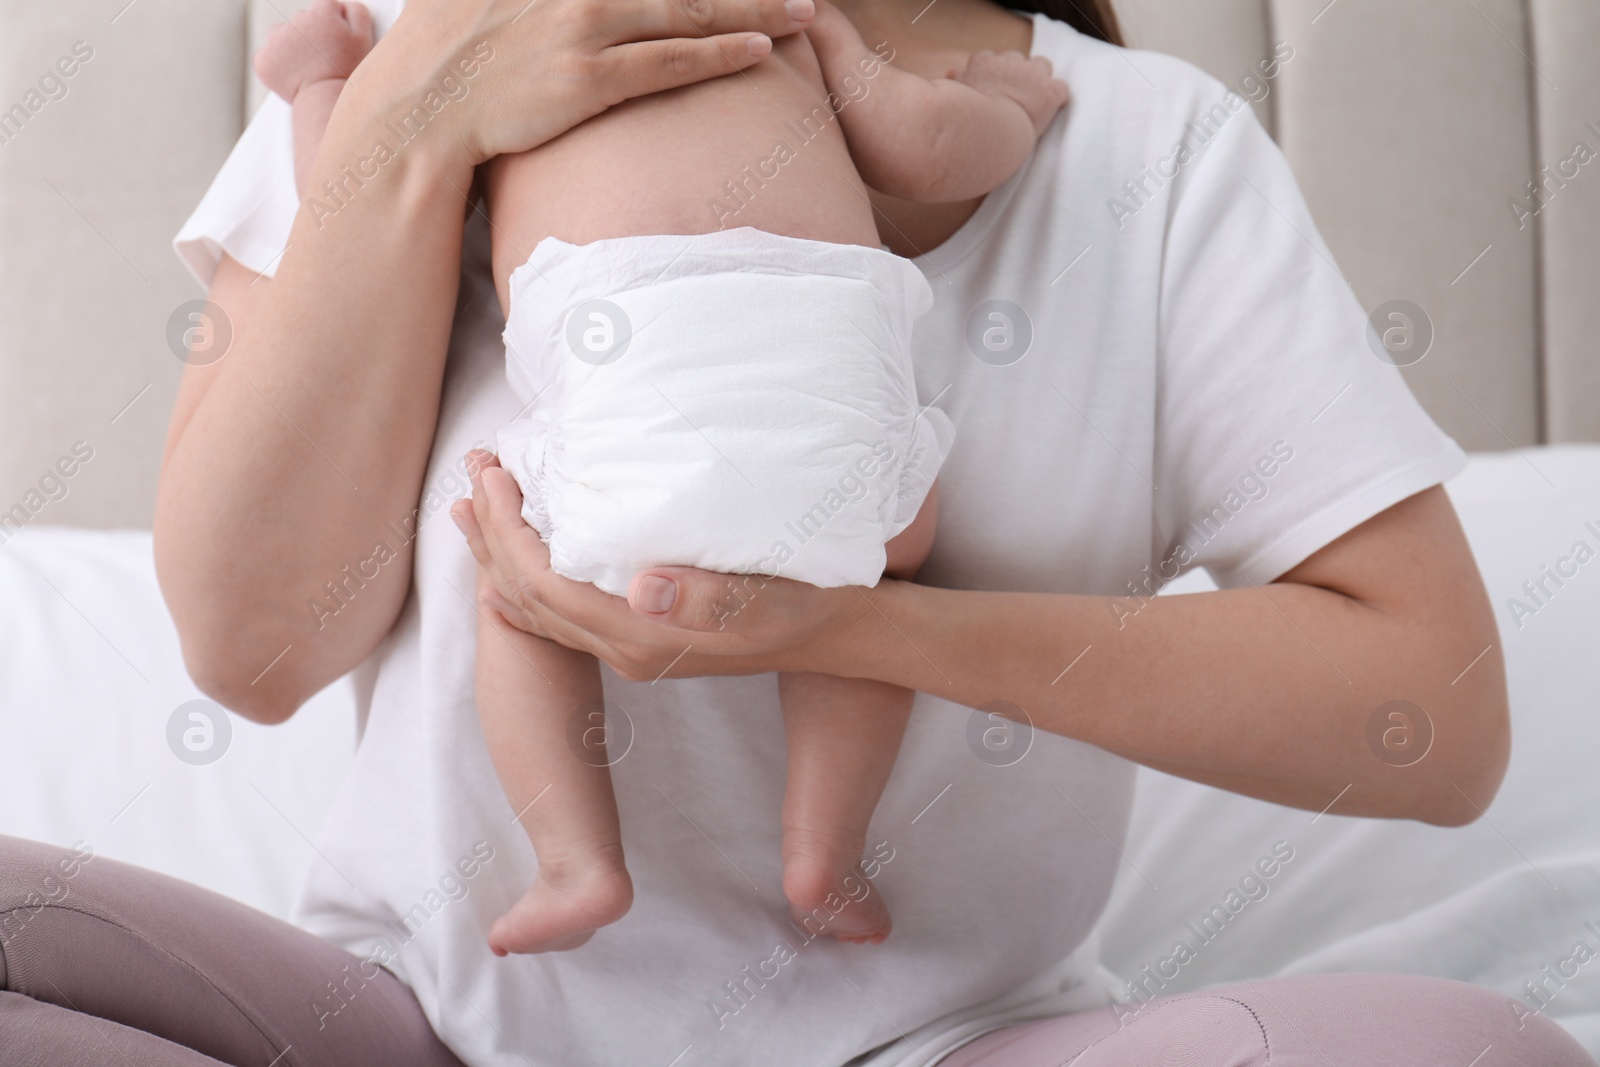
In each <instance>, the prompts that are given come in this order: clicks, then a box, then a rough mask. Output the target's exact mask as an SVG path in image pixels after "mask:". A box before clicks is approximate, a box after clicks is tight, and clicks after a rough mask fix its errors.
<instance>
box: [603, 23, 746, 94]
mask: <svg viewBox="0 0 1600 1067" xmlns="http://www.w3.org/2000/svg"><path fill="white" fill-rule="evenodd" d="M771 51H772V38H770V37H768V36H767V35H766V34H764V33H724V34H718V35H717V36H715V37H698V38H687V37H678V38H674V39H672V40H666V41H643V42H640V43H637V44H623V45H616V46H614V47H612V48H608V49H606V51H605V52H604V53H603V55H602V57H601V58H602V67H603V76H604V78H605V82H606V85H607V86H608V87H609V88H610V89H611V92H612V94H614V95H616V96H618V97H619V98H622V99H632V98H633V97H636V96H647V95H649V94H650V93H659V92H662V91H664V90H666V89H677V88H679V87H681V86H685V85H693V84H694V83H695V82H702V81H705V80H706V79H707V78H716V77H720V76H722V75H724V74H732V73H734V72H735V71H740V70H743V69H744V68H746V67H749V66H753V65H754V64H756V63H759V62H760V61H761V59H762V57H763V56H765V55H767V54H768V53H769V52H771Z"/></svg>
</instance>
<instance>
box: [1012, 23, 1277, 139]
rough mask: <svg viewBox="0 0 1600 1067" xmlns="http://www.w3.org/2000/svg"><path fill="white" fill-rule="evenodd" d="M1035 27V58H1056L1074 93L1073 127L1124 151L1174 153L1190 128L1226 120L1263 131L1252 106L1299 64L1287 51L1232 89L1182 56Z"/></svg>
mask: <svg viewBox="0 0 1600 1067" xmlns="http://www.w3.org/2000/svg"><path fill="white" fill-rule="evenodd" d="M1033 21H1034V48H1033V51H1034V54H1035V55H1042V56H1045V57H1046V58H1048V59H1049V60H1050V62H1051V64H1052V66H1054V67H1055V71H1056V74H1057V76H1058V77H1060V78H1062V79H1064V80H1065V81H1066V82H1067V84H1068V85H1069V86H1071V88H1072V104H1071V120H1072V121H1074V122H1078V123H1080V124H1081V125H1085V126H1090V127H1093V128H1098V129H1100V130H1102V131H1103V133H1104V134H1105V135H1106V136H1107V138H1109V139H1110V140H1111V141H1112V142H1113V143H1115V144H1120V145H1129V144H1139V143H1140V142H1142V141H1144V140H1145V139H1146V138H1152V139H1154V140H1155V141H1156V142H1157V143H1159V144H1161V145H1162V146H1163V147H1169V146H1170V143H1171V141H1172V140H1173V139H1174V138H1175V137H1180V136H1182V135H1183V134H1184V133H1185V131H1186V129H1187V128H1188V126H1189V124H1190V123H1193V122H1197V121H1199V122H1202V123H1205V122H1209V123H1210V124H1212V125H1217V124H1219V122H1220V120H1221V117H1222V115H1223V114H1226V115H1227V116H1228V117H1229V118H1230V119H1231V118H1232V117H1234V116H1243V117H1244V118H1245V119H1246V120H1247V122H1248V123H1251V124H1256V125H1259V124H1258V123H1256V122H1255V117H1254V115H1253V113H1252V108H1251V105H1252V104H1258V103H1260V102H1261V101H1263V100H1265V99H1266V98H1267V97H1268V96H1270V95H1271V94H1272V93H1273V92H1274V91H1275V88H1276V86H1275V81H1276V79H1277V77H1278V75H1279V74H1280V73H1281V71H1282V69H1283V66H1284V64H1285V63H1287V62H1289V61H1290V60H1291V59H1292V58H1293V56H1294V49H1293V48H1292V47H1291V46H1289V45H1288V44H1286V43H1279V44H1277V45H1276V46H1274V47H1273V48H1272V49H1271V50H1270V51H1268V53H1267V54H1265V55H1263V56H1262V57H1260V59H1259V61H1258V62H1256V63H1255V64H1253V65H1251V66H1250V67H1249V68H1248V69H1244V70H1241V71H1239V74H1238V76H1237V77H1236V78H1234V79H1233V81H1232V83H1226V82H1223V81H1222V80H1221V79H1219V78H1216V77H1213V76H1212V75H1211V74H1208V73H1206V72H1205V71H1203V70H1201V69H1200V68H1199V67H1197V66H1195V65H1194V64H1193V63H1190V62H1188V61H1187V60H1184V59H1180V58H1178V57H1177V56H1173V55H1168V54H1166V53H1164V52H1152V51H1147V50H1145V49H1140V48H1125V47H1120V46H1118V45H1113V44H1109V43H1107V42H1105V41H1101V40H1097V39H1095V38H1092V37H1089V36H1086V35H1085V34H1081V33H1079V32H1078V31H1076V30H1074V29H1073V28H1072V27H1071V26H1068V25H1067V24H1065V23H1063V22H1057V21H1056V20H1054V19H1051V18H1048V17H1046V16H1044V15H1035V16H1033Z"/></svg>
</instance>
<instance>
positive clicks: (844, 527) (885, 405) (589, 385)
mask: <svg viewBox="0 0 1600 1067" xmlns="http://www.w3.org/2000/svg"><path fill="white" fill-rule="evenodd" d="M510 288H511V314H510V316H509V321H508V323H507V325H506V331H505V341H506V358H507V367H506V374H507V377H508V378H509V379H510V381H511V386H512V388H513V389H515V390H516V392H517V393H518V395H519V396H521V397H522V399H524V400H526V401H528V402H529V406H528V407H527V408H526V409H525V410H524V411H523V413H522V416H524V417H519V418H518V419H517V420H516V421H514V422H512V423H510V424H509V425H507V426H505V427H503V428H502V429H501V430H500V431H499V440H498V449H499V453H500V461H501V463H502V464H503V465H504V466H505V468H506V469H507V470H508V471H510V472H511V474H512V475H513V476H514V477H515V478H516V480H517V483H518V484H519V485H520V486H521V488H522V493H523V500H524V503H523V516H524V518H526V519H527V521H528V522H529V524H531V525H532V526H533V527H534V528H535V529H537V530H538V531H539V532H540V534H541V536H542V537H543V538H544V540H545V541H546V543H548V545H549V546H550V558H551V563H552V565H553V566H554V568H555V570H556V572H557V573H559V574H562V575H565V576H566V577H568V578H573V579H577V580H579V581H585V582H593V583H594V584H595V585H597V586H599V587H600V588H601V589H604V590H605V591H606V592H608V593H614V594H617V595H626V593H627V590H628V583H629V581H630V580H631V579H632V578H633V576H634V575H635V574H637V573H638V572H639V571H641V570H644V569H646V568H648V567H653V566H669V565H682V566H690V567H704V568H706V569H708V570H714V571H723V572H727V573H734V574H765V575H768V576H773V575H781V576H783V577H787V578H797V579H800V580H801V581H805V582H810V583H811V584H813V585H820V586H834V585H875V584H876V583H877V581H878V579H879V578H880V577H881V576H882V574H883V568H884V542H886V541H888V540H889V539H890V538H891V537H893V536H894V535H895V534H897V533H899V532H900V531H901V530H903V529H905V528H906V526H908V525H909V524H910V523H911V520H912V519H914V518H915V517H916V514H917V511H918V509H919V508H920V507H921V506H922V502H923V499H924V498H925V497H926V496H927V493H928V489H929V487H930V486H932V485H933V481H934V478H935V476H936V475H937V473H938V470H939V467H940V465H941V464H942V463H943V462H944V458H945V455H946V454H947V453H948V451H949V449H950V443H951V441H952V439H953V437H954V434H955V431H954V427H953V425H952V424H951V422H950V420H949V418H948V417H946V416H945V414H944V413H943V412H942V411H939V410H938V409H937V408H928V409H927V410H923V409H922V407H921V406H920V405H919V404H918V402H917V390H916V383H915V381H914V380H913V378H912V371H911V351H910V341H911V326H912V323H913V322H914V321H915V319H916V318H917V317H918V316H919V315H922V314H923V313H924V312H926V311H927V310H928V309H929V308H930V307H931V306H932V303H933V294H932V291H931V290H930V289H929V287H928V283H927V281H926V280H925V279H924V278H923V277H922V274H921V272H920V271H918V270H917V268H916V267H914V266H912V265H911V263H910V262H909V261H907V260H905V259H902V258H900V257H898V256H895V255H891V254H890V253H888V252H884V251H881V250H879V249H876V248H864V247H860V246H855V245H835V244H825V243H822V242H817V241H803V240H798V239H796V238H790V237H779V236H775V235H773V234H769V233H764V232H762V231H759V230H754V229H749V228H740V229H735V230H725V231H721V232H718V233H710V234H705V235H703V236H692V237H685V236H656V237H622V238H616V239H613V240H606V241H597V242H595V243H593V244H588V245H581V246H580V245H571V244H568V243H566V242H565V241H559V240H555V239H553V238H552V239H549V240H545V241H542V242H540V244H539V246H538V247H537V248H536V249H534V252H533V255H532V257H531V258H530V259H529V261H528V262H527V263H526V264H524V265H523V266H522V267H520V268H518V269H517V271H516V272H515V273H514V274H512V276H511V283H510ZM597 301H598V302H599V303H596V302H597Z"/></svg>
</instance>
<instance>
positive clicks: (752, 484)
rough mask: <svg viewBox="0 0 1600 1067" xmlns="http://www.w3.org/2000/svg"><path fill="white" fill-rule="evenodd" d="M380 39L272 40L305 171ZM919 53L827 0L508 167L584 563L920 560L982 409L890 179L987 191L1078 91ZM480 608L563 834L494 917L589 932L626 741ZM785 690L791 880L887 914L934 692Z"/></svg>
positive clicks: (499, 931)
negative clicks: (886, 816) (901, 799)
mask: <svg viewBox="0 0 1600 1067" xmlns="http://www.w3.org/2000/svg"><path fill="white" fill-rule="evenodd" d="M685 29H686V31H687V26H686V27H685ZM490 45H491V48H492V42H490ZM371 46H372V30H371V23H370V19H369V18H368V16H367V13H366V11H365V10H364V9H363V8H362V7H361V6H360V5H359V4H353V3H344V4H340V3H336V2H334V0H315V2H314V3H313V4H312V6H311V7H310V8H309V9H308V10H307V11H305V12H302V13H301V14H299V15H297V16H295V18H294V24H293V27H292V28H290V27H283V28H280V29H279V30H278V31H276V32H275V33H274V34H273V36H272V37H271V38H270V39H269V41H268V43H267V45H266V47H265V48H263V50H262V52H261V54H260V55H258V56H257V57H256V69H257V71H258V73H259V74H260V75H261V78H262V80H263V81H264V82H265V83H266V85H267V86H268V87H269V88H271V89H272V90H273V91H274V92H276V93H277V94H278V95H280V96H281V97H283V98H284V99H285V100H287V101H289V102H290V104H291V105H293V108H294V116H295V118H294V121H295V145H296V174H297V178H298V179H299V180H300V181H301V182H302V183H303V181H304V178H305V175H306V174H307V172H308V171H309V168H310V164H311V162H312V160H313V159H314V158H315V152H316V150H317V147H318V145H319V143H320V139H321V136H322V132H323V130H324V128H325V126H326V124H327V120H328V116H329V114H330V113H331V111H332V108H333V105H334V103H335V101H336V100H337V97H338V94H339V90H340V89H341V88H342V86H343V77H344V75H345V74H347V73H348V72H349V71H350V70H352V69H353V68H354V66H355V64H356V63H358V62H359V61H360V60H361V59H362V58H363V57H364V56H365V55H366V53H367V51H368V50H369V49H370V48H371ZM484 54H487V55H490V56H492V51H489V52H485V50H483V49H480V58H482V55H484ZM892 58H893V55H892V50H891V49H889V48H888V46H887V45H880V46H878V47H877V48H876V49H874V48H869V47H868V46H867V45H866V43H865V42H864V41H863V40H862V38H861V37H860V36H859V34H858V33H857V32H856V30H855V28H854V27H853V25H852V24H851V23H850V21H849V20H848V19H847V18H846V17H845V16H844V15H843V14H842V13H841V12H840V11H839V10H838V9H836V8H834V7H833V6H832V5H830V4H829V3H827V0H816V11H815V16H814V18H813V20H812V21H811V22H810V24H809V26H808V27H807V29H806V30H805V32H803V33H798V34H795V35H793V36H790V37H786V38H782V39H779V40H777V41H775V42H774V43H773V46H772V54H771V55H770V56H768V57H767V58H765V59H764V60H763V61H762V62H761V63H759V64H757V65H756V66H754V67H752V68H750V69H749V70H747V71H744V72H742V73H737V74H732V75H730V76H727V77H722V78H717V79H714V80H711V81H706V82H702V83H699V84H697V85H693V86H688V87H686V88H682V89H677V90H673V91H670V92H664V93H658V94H655V95H653V96H648V97H644V98H640V99H636V100H630V101H627V102H626V103H624V104H621V105H619V106H617V107H613V108H611V109H609V110H607V111H605V112H604V113H602V114H600V115H599V116H597V117H595V118H593V119H590V120H589V121H587V122H585V123H583V124H582V125H580V126H578V127H576V128H574V129H572V130H570V131H569V132H567V133H566V134H564V135H562V136H561V137H558V138H557V139H555V140H553V141H551V142H549V143H547V144H545V145H542V146H540V147H539V148H537V149H535V150H533V151H531V152H527V153H524V154H521V155H518V156H514V157H502V158H500V159H497V160H494V161H492V162H491V163H489V164H488V165H487V166H486V167H484V168H483V171H482V173H481V175H480V179H481V181H482V184H483V188H484V190H485V192H486V196H487V200H488V205H489V215H490V219H491V222H492V226H493V231H494V239H493V241H494V243H493V265H494V275H495V284H496V287H497V290H498V292H499V296H500V301H501V305H502V308H503V309H504V310H505V312H506V317H507V326H506V342H507V359H508V369H507V374H508V377H509V379H510V381H511V383H512V385H513V387H514V388H515V389H516V390H517V391H518V393H519V395H521V397H522V398H523V399H524V400H526V401H528V404H529V406H528V407H527V408H525V409H524V411H525V412H526V413H527V416H526V417H525V418H523V417H519V418H518V419H517V420H516V421H514V422H513V423H512V424H510V425H508V426H506V427H504V428H502V430H501V431H500V434H499V441H498V451H499V453H500V458H501V461H502V463H503V465H504V466H505V467H506V469H507V470H508V471H510V472H511V473H512V475H513V476H514V477H515V478H516V479H517V481H518V483H519V485H520V487H521V488H522V491H523V496H524V516H525V517H526V518H527V519H528V521H529V523H530V525H532V526H534V528H535V529H537V530H538V531H539V533H540V535H541V537H542V538H543V539H544V540H545V541H546V542H547V544H548V545H549V547H550V554H551V562H552V566H553V567H554V569H555V570H556V571H557V572H558V573H560V574H562V575H564V576H566V577H569V578H574V579H577V580H582V581H589V582H593V583H594V584H595V585H597V586H598V587H599V588H601V589H604V590H606V591H607V592H610V593H613V594H617V595H626V594H627V593H628V592H629V582H630V580H631V579H632V576H633V575H635V574H637V573H638V572H639V571H641V570H643V569H645V568H648V567H652V566H661V565H684V566H698V567H706V568H708V569H713V570H718V571H723V572H729V573H743V574H759V575H764V576H767V577H775V576H783V577H786V578H795V579H799V580H802V581H808V582H811V583H812V584H816V585H829V586H837V585H846V584H859V585H869V586H870V585H873V584H876V582H877V581H878V580H879V578H880V577H881V576H882V575H884V574H888V575H889V576H891V577H895V578H911V577H913V576H914V575H915V574H916V573H917V570H918V568H919V567H920V566H921V565H922V562H923V560H924V559H925V558H926V557H927V555H928V552H929V549H930V548H931V546H932V542H933V536H934V527H935V521H936V520H935V513H936V509H937V487H936V485H935V478H936V475H937V471H938V468H939V466H940V464H941V463H942V462H943V460H944V456H945V454H946V453H947V451H948V449H949V445H950V441H951V437H952V429H951V424H950V422H949V420H948V419H947V418H946V417H945V416H944V415H943V413H942V412H939V411H938V410H937V409H934V408H931V407H930V408H927V409H922V408H920V407H919V404H918V400H917V396H916V388H915V384H914V382H913V379H912V373H911V357H910V351H909V340H910V333H911V327H912V324H913V322H914V321H915V319H916V317H917V316H918V315H920V314H922V313H923V312H924V311H926V310H927V308H928V307H930V306H931V300H932V294H931V290H930V289H929V287H928V284H927V282H926V281H925V280H924V279H923V277H922V275H921V273H920V271H918V269H917V268H916V267H915V266H914V265H912V264H911V262H910V261H909V260H906V259H903V258H900V257H898V256H894V255H892V254H890V253H888V252H887V251H884V250H883V249H882V247H881V245H880V243H879V239H878V233H877V228H876V225H875V222H874V216H873V209H872V206H871V202H870V201H869V199H868V194H867V190H868V188H869V187H870V188H871V189H875V190H877V191H879V192H880V193H883V194H887V195H889V196H892V197H900V198H904V199H908V200H913V201H919V202H927V203H935V202H959V201H968V200H972V199H974V198H977V197H979V196H982V195H984V194H986V193H988V192H989V191H991V190H992V189H994V188H996V187H997V186H998V185H1000V184H1001V183H1002V182H1004V181H1005V180H1006V179H1007V178H1009V177H1010V176H1011V175H1012V174H1014V173H1016V171H1018V170H1019V169H1020V168H1021V167H1022V166H1023V164H1024V163H1025V162H1026V161H1027V159H1028V158H1029V156H1030V155H1031V153H1032V151H1033V146H1034V142H1035V141H1036V139H1037V138H1038V136H1039V134H1040V133H1041V132H1042V131H1043V130H1044V128H1045V126H1046V125H1047V124H1048V123H1049V121H1050V119H1051V118H1052V117H1053V116H1054V115H1055V113H1056V111H1057V110H1058V109H1060V108H1061V107H1062V105H1063V104H1064V103H1065V102H1066V100H1067V95H1068V93H1067V88H1066V86H1065V85H1064V84H1063V83H1062V82H1060V81H1058V80H1056V79H1054V78H1053V77H1052V76H1051V72H1050V65H1049V62H1048V61H1047V60H1044V59H1032V60H1030V59H1027V58H1025V57H1024V56H1022V55H1020V54H1017V53H1006V54H1003V55H997V54H994V53H990V52H979V53H976V54H974V55H973V56H972V58H971V60H970V62H969V63H968V64H967V66H966V69H965V70H963V71H960V72H951V75H950V76H949V77H946V78H939V79H935V80H929V79H927V78H923V77H920V76H917V75H914V74H911V73H908V72H906V71H903V70H900V69H898V68H896V67H893V66H891V65H889V61H890V60H891V59H892ZM484 61H486V62H488V61H492V58H491V59H488V60H484ZM835 119H837V121H835ZM754 584H756V585H759V582H758V581H757V582H755V583H754ZM480 616H481V621H480V625H479V632H478V646H477V664H476V694H477V702H478V708H479V714H480V718H481V720H482V724H483V730H484V736H485V739H486V741H487V743H488V748H489V753H490V756H491V758H492V760H493V762H494V766H495V769H496V772H497V773H498V775H499V778H500V783H501V786H502V788H503V789H504V791H505V794H506V797H507V800H508V801H509V802H510V808H511V810H512V811H513V812H515V813H517V817H518V819H519V820H520V822H521V824H522V826H523V828H524V829H525V831H526V832H527V834H528V837H529V839H530V841H531V842H532V845H533V848H534V851H535V854H536V855H537V857H538V875H537V878H536V880H535V881H534V884H533V885H532V887H531V888H529V890H528V891H527V893H526V894H525V895H524V896H523V897H522V898H521V899H520V900H519V901H518V902H517V903H516V904H515V905H514V906H513V907H512V908H511V909H510V910H509V911H508V912H507V913H506V914H505V915H503V916H501V917H500V918H499V919H498V920H497V921H496V922H495V923H494V925H493V927H492V928H491V930H490V932H489V944H490V947H491V948H492V949H493V951H495V952H496V953H497V954H500V955H505V954H506V953H508V952H542V951H550V950H560V949H571V948H576V947H577V946H579V945H581V944H583V943H584V942H585V941H587V940H588V939H589V938H590V937H591V936H592V935H593V933H594V931H595V930H597V929H598V928H600V927H602V926H605V925H607V924H608V923H612V922H615V921H616V920H618V919H620V918H621V917H622V916H623V914H624V913H626V912H627V910H628V908H629V906H630V905H631V903H632V899H633V886H632V882H631V880H630V878H629V876H628V872H627V868H626V866H625V865H624V862H623V851H622V838H621V830H620V828H619V825H618V816H617V806H616V801H615V798H614V797H613V794H612V790H611V781H610V775H609V771H608V770H607V763H608V760H607V759H606V757H605V754H604V752H603V748H601V750H600V751H598V752H597V751H596V749H597V748H600V746H597V745H596V744H595V738H597V737H599V738H603V737H604V736H605V734H604V712H603V709H604V706H605V705H604V702H603V699H602V693H601V682H600V672H599V667H598V663H597V662H596V660H595V659H594V658H593V657H591V656H589V655H586V654H582V653H578V652H574V651H572V650H570V649H567V648H565V647H563V646H561V645H558V644H555V643H554V642H551V641H547V640H544V639H542V638H537V637H533V636H530V635H529V634H526V633H524V632H522V631H520V630H517V629H515V628H514V627H511V626H510V625H509V624H507V623H505V622H504V620H502V619H501V618H499V617H498V616H496V615H494V614H493V613H480ZM778 689H779V697H780V701H781V704H782V709H783V720H784V729H785V735H786V739H787V744H788V779H787V786H786V791H785V795H784V801H783V809H782V825H783V857H782V858H783V864H784V875H783V890H784V895H785V896H786V897H787V900H788V904H789V908H790V910H791V912H792V914H793V915H794V917H795V918H796V919H797V920H798V921H801V922H808V923H810V924H811V925H812V927H813V928H815V927H816V926H817V925H819V919H821V918H822V917H825V926H826V932H828V933H830V934H832V935H833V936H835V937H838V938H840V939H843V940H846V941H851V942H857V943H861V942H871V943H877V942H880V941H882V940H883V939H884V938H885V937H887V936H888V934H889V929H890V920H889V911H888V909H887V907H886V906H885V905H884V902H883V900H882V897H881V894H880V893H878V892H876V891H875V890H874V888H873V887H872V885H871V883H870V881H869V880H868V879H867V878H866V877H865V874H864V873H863V870H862V867H861V856H862V850H863V847H864V843H865V839H866V833H867V828H868V822H869V820H870V819H871V816H872V813H873V809H874V808H875V807H876V805H877V803H878V799H879V797H880V795H881V794H882V791H883V788H884V786H885V784H886V782H887V780H888V777H889V774H890V772H891V770H892V769H893V765H894V761H895V757H896V755H897V752H898V749H899V746H900V741H901V737H902V735H903V733H904V731H905V727H906V723H907V720H908V718H909V715H910V709H911V699H912V694H911V693H910V692H908V691H906V690H903V689H899V688H896V687H893V686H889V685H885V684H882V683H879V682H874V681H869V680H862V679H844V678H834V677H828V676H823V675H816V674H783V675H780V676H779V678H778ZM574 737H578V738H581V739H583V741H582V743H577V742H574V741H573V738H574ZM620 755H621V754H616V758H620Z"/></svg>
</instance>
